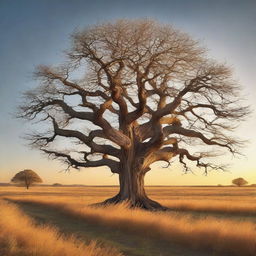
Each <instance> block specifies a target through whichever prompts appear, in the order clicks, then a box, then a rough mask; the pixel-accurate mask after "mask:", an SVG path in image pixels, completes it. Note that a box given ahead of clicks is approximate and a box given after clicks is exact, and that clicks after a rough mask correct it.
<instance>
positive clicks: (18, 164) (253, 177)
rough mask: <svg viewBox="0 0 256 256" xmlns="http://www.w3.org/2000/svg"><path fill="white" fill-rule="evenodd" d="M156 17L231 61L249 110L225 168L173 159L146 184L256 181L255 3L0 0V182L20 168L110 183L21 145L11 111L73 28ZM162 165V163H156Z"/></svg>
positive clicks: (98, 172) (22, 129)
mask: <svg viewBox="0 0 256 256" xmlns="http://www.w3.org/2000/svg"><path fill="white" fill-rule="evenodd" d="M145 17H148V18H154V19H157V20H159V21H160V22H163V23H168V24H172V25H173V26H175V27H177V28H179V29H181V30H183V31H185V32H187V33H189V34H190V35H191V36H192V37H193V38H195V39H198V40H200V41H201V42H202V45H204V46H206V47H207V48H208V49H209V54H210V56H212V57H214V58H215V59H217V60H219V61H225V62H226V63H227V64H228V65H230V66H231V67H233V69H234V74H235V78H237V79H238V80H239V82H240V84H241V85H242V86H243V94H244V95H245V98H246V99H247V100H248V104H250V105H251V109H252V110H253V111H254V112H253V113H252V114H251V116H250V118H249V119H248V121H247V122H245V123H243V124H242V125H241V127H240V128H239V129H238V130H237V132H236V135H237V136H239V137H241V138H243V139H247V140H248V141H249V143H248V144H247V145H246V147H245V149H244V151H243V154H244V155H245V156H244V157H240V158H237V159H234V158H232V157H231V156H229V155H227V156H225V157H222V158H221V159H220V160H217V161H224V162H227V163H229V164H230V165H231V166H230V171H229V172H225V173H222V172H216V171H212V172H211V173H209V174H208V176H204V175H202V173H203V171H197V172H196V173H195V174H186V175H183V174H182V172H181V170H180V169H181V168H180V166H179V165H176V164H173V165H172V166H171V167H170V168H169V169H161V168H160V167H159V166H155V167H154V168H153V171H152V172H150V173H149V174H148V175H147V177H146V184H149V185H157V184H159V185H183V184H184V185H215V184H230V182H231V180H232V179H233V178H236V177H240V176H241V177H244V178H245V179H247V180H248V181H249V182H250V183H256V154H255V151H256V150H255V149H256V138H255V132H256V114H255V109H256V100H255V99H256V84H255V83H256V78H255V72H256V1H254V0H251V1H250V0H244V1H237V0H226V1H225V0H222V1H221V0H215V1H203V0H202V1H201V0H191V1H188V0H187V1H186V0H176V1H173V0H169V1H168V0H166V1H164V0H159V1H153V0H148V1H141V0H137V1H135V0H130V1H122V0H119V1H117V0H109V1H101V0H100V1H86V0H85V1H82V0H74V1H68V0H44V1H34V0H12V1H10V0H0V31H1V40H0V74H1V76H0V77H1V79H0V117H1V118H0V143H1V144H0V145H1V146H0V183H1V182H9V180H10V179H11V178H12V176H13V175H14V174H15V173H16V172H18V171H20V170H23V169H26V168H29V169H33V170H35V171H36V172H37V173H38V174H39V175H40V176H41V177H42V179H43V180H44V182H45V183H54V182H59V183H63V184H86V185H111V184H114V185H115V184H118V177H117V175H112V174H111V172H110V171H109V170H107V169H106V168H100V169H82V170H81V171H80V172H77V171H76V170H74V171H71V172H70V173H64V172H60V171H61V170H63V169H64V166H62V165H60V163H59V162H58V161H53V160H48V159H47V157H45V156H43V155H42V154H41V153H40V152H39V151H36V150H31V149H30V148H29V147H28V146H26V141H24V140H23V139H22V136H24V134H25V133H26V132H27V130H28V129H29V128H30V126H31V125H30V124H27V123H25V122H23V121H21V120H17V119H15V118H14V117H13V114H14V113H15V111H16V107H17V105H18V103H19V101H20V97H21V93H22V92H24V91H26V90H27V89H28V88H33V87H34V86H36V85H37V84H36V82H35V81H33V79H32V72H33V70H34V68H35V66H37V65H38V64H58V63H61V61H62V60H63V59H64V58H63V56H64V54H63V51H64V50H66V49H68V47H69V45H70V38H69V36H70V34H71V33H72V32H73V31H74V30H76V29H79V28H83V27H85V26H88V25H90V24H95V23H100V22H104V21H109V20H115V19H118V18H145ZM160 166H161V164H160Z"/></svg>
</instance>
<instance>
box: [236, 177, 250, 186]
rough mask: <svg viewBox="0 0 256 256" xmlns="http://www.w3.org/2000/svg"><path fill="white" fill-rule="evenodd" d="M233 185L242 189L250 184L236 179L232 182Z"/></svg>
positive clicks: (242, 179)
mask: <svg viewBox="0 0 256 256" xmlns="http://www.w3.org/2000/svg"><path fill="white" fill-rule="evenodd" d="M232 184H234V185H236V186H238V187H241V186H245V185H247V184H248V181H247V180H245V179H244V178H236V179H234V180H232Z"/></svg>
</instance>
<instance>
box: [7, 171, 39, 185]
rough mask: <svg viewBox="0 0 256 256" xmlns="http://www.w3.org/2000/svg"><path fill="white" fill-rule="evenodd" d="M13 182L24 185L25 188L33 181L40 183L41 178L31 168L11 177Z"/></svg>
mask: <svg viewBox="0 0 256 256" xmlns="http://www.w3.org/2000/svg"><path fill="white" fill-rule="evenodd" d="M11 182H13V183H19V184H22V185H24V186H26V188H27V189H29V187H30V186H31V185H32V184H34V183H42V182H43V181H42V179H41V178H40V177H39V176H38V174H36V173H35V172H34V171H32V170H28V169H26V170H24V171H21V172H18V173H16V174H15V176H14V177H13V178H12V179H11Z"/></svg>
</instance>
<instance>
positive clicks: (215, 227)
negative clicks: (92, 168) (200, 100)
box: [0, 187, 256, 256]
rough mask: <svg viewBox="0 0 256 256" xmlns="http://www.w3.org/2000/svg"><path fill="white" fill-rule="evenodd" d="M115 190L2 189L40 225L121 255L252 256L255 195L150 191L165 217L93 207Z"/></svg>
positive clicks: (220, 190)
mask: <svg viewBox="0 0 256 256" xmlns="http://www.w3.org/2000/svg"><path fill="white" fill-rule="evenodd" d="M116 192H117V188H115V187H55V188H54V187H33V188H32V189H31V190H29V191H25V190H24V189H23V188H14V187H2V188H1V187H0V197H2V198H5V199H8V200H11V201H12V202H15V204H16V205H18V206H19V208H20V209H22V211H24V212H25V213H26V214H27V215H28V216H30V217H32V218H34V219H35V220H36V223H38V224H50V225H51V226H55V227H57V228H58V229H59V230H60V232H61V233H62V234H68V235H75V236H76V237H77V238H78V239H79V240H80V241H82V242H84V243H88V242H89V241H91V240H95V239H97V240H98V241H100V242H101V243H103V244H104V245H105V246H114V247H115V248H117V249H118V250H120V251H121V252H123V253H124V255H127V256H129V255H131V256H135V255H138V256H140V255H141V256H142V255H149V256H150V255H159V256H160V255H162V256H165V255H166V256H167V255H170V256H181V255H184V256H186V255H187V256H194V255H198V256H201V255H202V256H203V255H225V256H228V255H230V256H235V255H237V256H240V255H244V256H246V255H248V256H255V255H256V224H255V222H256V204H255V202H256V191H255V188H249V187H244V188H235V187H148V188H147V192H148V194H149V195H150V197H151V198H153V199H155V200H157V201H160V202H161V203H162V204H164V205H167V206H169V207H170V208H171V209H172V210H171V211H169V212H165V213H148V212H144V211H141V210H136V211H130V210H129V209H126V208H125V206H121V207H117V208H113V207H112V208H111V207H110V208H92V207H90V206H88V205H91V204H93V203H96V202H100V201H103V200H104V199H106V198H107V197H110V196H113V195H114V194H115V193H116Z"/></svg>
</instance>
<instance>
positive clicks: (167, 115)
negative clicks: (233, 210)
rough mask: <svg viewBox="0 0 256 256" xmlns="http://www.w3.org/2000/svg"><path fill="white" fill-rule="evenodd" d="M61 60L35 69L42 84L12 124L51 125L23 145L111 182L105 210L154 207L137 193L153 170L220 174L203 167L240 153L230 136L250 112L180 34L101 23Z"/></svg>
mask: <svg viewBox="0 0 256 256" xmlns="http://www.w3.org/2000/svg"><path fill="white" fill-rule="evenodd" d="M67 57H68V58H67V61H66V62H65V63H63V64H62V65H59V66H57V67H53V66H43V65H41V66H39V67H38V68H37V70H36V72H35V76H36V78H37V79H38V80H39V81H40V85H39V87H37V88H34V89H32V90H30V91H28V92H26V93H25V95H24V96H25V100H24V104H23V105H21V106H20V114H19V117H22V118H25V119H28V120H34V119H35V120H37V121H41V122H44V123H46V124H48V125H49V129H48V130H47V131H44V132H41V133H38V132H37V133H34V134H31V136H30V137H29V139H30V140H31V144H32V145H33V146H35V147H37V148H39V149H40V150H41V151H43V152H45V153H46V154H48V155H50V156H52V157H54V158H58V159H62V160H63V161H64V162H65V163H67V164H68V167H74V168H80V167H99V166H107V167H109V168H110V170H111V171H112V172H113V173H116V174H118V175H119V180H120V192H119V194H118V195H117V196H116V197H114V198H112V199H111V200H108V201H107V202H117V201H122V200H129V201H131V204H132V205H139V206H142V207H144V208H157V207H158V206H159V204H157V203H156V202H154V201H152V200H150V199H148V198H147V196H146V194H145V191H144V176H145V174H146V173H147V172H148V171H150V170H151V164H152V163H154V162H157V161H165V162H167V163H168V165H169V164H170V160H171V159H174V158H177V159H178V161H179V162H180V163H181V164H182V165H183V167H184V170H185V171H188V170H189V165H188V163H189V162H194V163H195V164H196V166H197V167H200V168H201V167H202V168H204V170H205V172H207V171H208V169H223V168H224V167H223V166H222V165H216V164H214V163H212V162H211V161H210V160H209V159H210V158H211V157H215V156H217V155H218V154H220V152H219V149H224V150H227V151H229V152H230V153H232V154H236V153H238V149H239V147H240V146H241V145H242V142H241V141H240V140H239V138H237V137H236V136H232V131H233V130H234V129H235V128H236V127H237V125H238V123H239V122H240V121H242V120H243V119H244V118H245V117H246V115H247V114H248V112H249V111H248V107H247V106H244V104H243V102H242V101H241V96H240V86H239V84H237V83H236V81H235V80H234V79H233V78H232V71H231V69H230V68H229V67H228V66H227V65H226V64H222V63H218V62H216V61H214V60H212V59H210V58H208V57H207V54H206V50H205V49H204V48H203V47H201V46H200V44H199V42H198V41H196V40H193V39H192V38H191V37H190V36H189V35H187V34H186V33H183V32H181V31H179V30H177V29H175V28H173V27H172V26H170V25H163V24H159V23H157V22H156V21H154V20H148V19H145V20H118V21H115V22H112V23H103V24H100V25H95V26H89V27H87V28H85V29H84V30H81V31H76V32H75V33H74V34H73V35H72V47H71V49H70V50H69V51H68V53H67ZM60 138H62V139H63V141H64V140H65V142H66V143H65V146H63V145H62V144H61V143H60ZM63 144H64V143H63Z"/></svg>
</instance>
